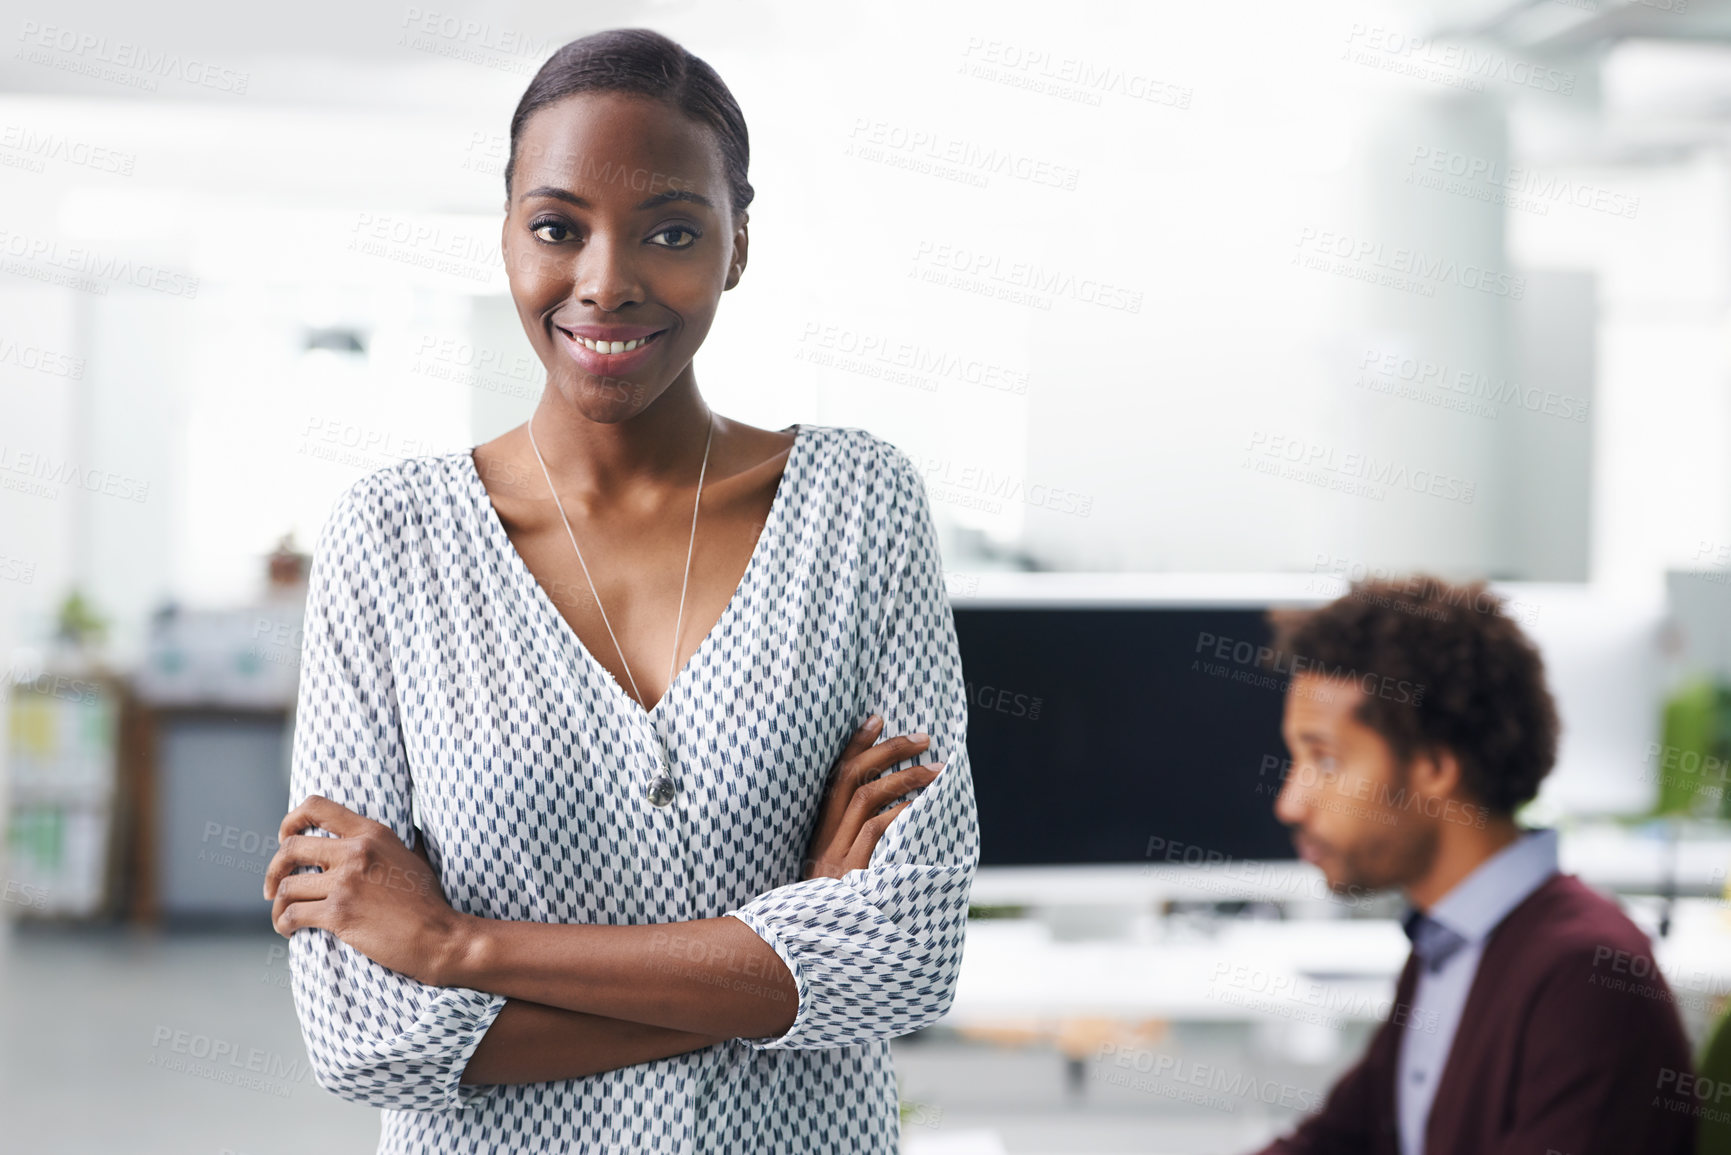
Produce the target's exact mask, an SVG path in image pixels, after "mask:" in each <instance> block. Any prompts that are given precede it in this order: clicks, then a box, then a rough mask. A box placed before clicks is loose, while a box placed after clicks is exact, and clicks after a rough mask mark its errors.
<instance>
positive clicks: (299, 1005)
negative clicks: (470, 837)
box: [289, 475, 506, 1110]
mask: <svg viewBox="0 0 1731 1155" xmlns="http://www.w3.org/2000/svg"><path fill="white" fill-rule="evenodd" d="M377 479H378V475H374V477H373V478H369V479H363V481H361V482H358V483H356V485H355V486H353V487H351V488H350V489H349V490H348V491H347V492H345V493H344V494H343V495H342V497H340V498H339V499H338V500H337V502H336V503H335V505H334V506H333V508H332V512H331V516H330V519H329V521H327V522H326V524H325V527H324V529H323V531H322V532H321V533H320V535H319V541H318V545H317V547H316V548H315V550H314V556H313V562H312V569H311V573H310V575H309V585H308V590H307V607H306V616H305V635H304V639H303V644H302V653H301V671H300V687H299V693H298V699H297V704H296V709H295V724H294V740H293V753H292V760H291V769H290V783H289V794H290V798H289V803H290V805H291V807H292V806H298V805H300V803H301V802H302V801H304V800H305V799H306V798H307V797H308V796H309V795H312V794H320V795H323V796H324V797H326V798H329V799H331V800H332V801H334V802H339V803H341V804H343V805H344V806H347V807H348V808H349V809H351V810H354V811H356V812H357V813H360V814H364V815H366V816H367V817H368V818H372V819H375V820H377V821H379V822H382V823H384V824H385V825H387V826H389V827H391V829H393V830H395V831H396V833H397V835H398V837H400V838H402V839H403V840H404V842H405V843H409V842H410V839H411V833H410V831H411V823H412V819H411V814H410V809H411V784H410V778H409V767H408V762H407V758H406V755H405V753H404V747H403V741H402V736H401V733H400V731H399V728H398V712H397V687H396V684H395V680H394V678H393V675H392V668H391V646H392V639H393V637H394V636H395V635H396V633H397V631H398V628H399V627H398V624H397V615H398V613H399V610H400V609H403V607H401V606H400V605H399V601H398V599H401V598H404V597H407V596H410V595H411V594H412V592H413V591H412V588H411V587H412V583H411V582H410V581H408V580H406V579H405V577H404V575H402V574H400V573H397V572H396V569H395V567H396V566H399V565H401V564H402V556H403V551H401V550H397V549H391V550H389V552H387V548H386V546H385V544H384V541H385V539H387V538H388V537H390V536H391V535H389V534H386V533H383V532H381V531H380V530H379V529H378V528H377V527H375V526H374V525H373V524H372V523H371V519H372V517H374V516H376V515H377V513H378V511H379V510H380V507H381V501H389V500H391V495H390V494H389V490H388V489H386V488H385V487H384V485H383V483H382V482H381V481H379V480H377ZM405 612H406V611H405ZM309 833H312V834H314V835H318V836H326V837H335V836H334V835H329V834H328V833H327V832H325V831H322V830H316V829H315V830H312V831H310V832H309ZM312 869H314V868H313V867H302V868H300V871H298V872H305V871H308V870H312ZM289 965H290V968H291V974H292V979H293V982H292V988H293V992H294V1004H295V1012H296V1014H297V1015H298V1016H299V1018H300V1024H301V1033H302V1035H303V1037H304V1038H305V1040H306V1046H307V1054H308V1057H309V1059H310V1062H311V1067H312V1070H313V1073H314V1075H315V1077H316V1078H317V1080H318V1083H319V1085H320V1086H321V1087H323V1088H324V1089H325V1090H327V1091H331V1092H333V1093H334V1094H336V1095H339V1096H341V1097H342V1098H344V1099H348V1100H351V1101H354V1102H358V1103H366V1104H369V1105H370V1106H374V1107H388V1108H399V1109H405V1110H439V1109H452V1108H460V1107H465V1106H468V1105H470V1104H472V1103H475V1102H478V1101H480V1100H482V1099H485V1098H487V1097H489V1096H491V1095H493V1094H496V1093H497V1091H498V1087H496V1086H466V1085H463V1084H461V1083H460V1082H459V1080H460V1078H461V1077H462V1073H463V1069H464V1067H465V1066H467V1065H468V1062H469V1058H470V1056H471V1055H473V1054H474V1051H475V1048H476V1047H477V1046H478V1045H479V1044H480V1041H481V1037H482V1036H483V1035H484V1034H485V1033H486V1031H487V1028H488V1027H490V1026H491V1025H492V1023H493V1020H494V1019H495V1018H496V1017H497V1016H498V1014H499V1012H500V1010H501V1009H503V1007H504V1005H505V1001H506V1000H505V997H504V996H503V995H494V994H489V993H487V992H485V991H478V990H470V989H468V988H463V987H434V986H428V985H426V984H424V983H420V982H417V981H416V980H414V979H411V978H409V977H407V976H405V975H401V974H398V973H397V972H395V971H393V970H389V969H387V968H386V967H383V966H381V965H379V964H378V963H376V962H374V961H373V960H372V959H370V958H368V957H367V956H365V955H363V954H362V953H360V952H359V951H358V950H356V949H355V948H354V947H351V946H350V945H348V944H347V943H345V942H343V941H342V940H341V939H339V938H337V936H336V935H334V934H332V933H331V932H330V931H328V930H325V929H323V928H321V927H301V928H300V929H298V930H295V931H294V932H292V933H291V934H290V936H289Z"/></svg>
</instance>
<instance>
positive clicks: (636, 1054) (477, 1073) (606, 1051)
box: [462, 999, 727, 1084]
mask: <svg viewBox="0 0 1731 1155" xmlns="http://www.w3.org/2000/svg"><path fill="white" fill-rule="evenodd" d="M726 1041H727V1039H726V1037H724V1036H720V1035H700V1034H696V1033H694V1032H691V1031H675V1030H669V1029H668V1028H666V1027H652V1026H648V1025H647V1024H644V1023H632V1022H627V1021H625V1020H624V1019H609V1018H605V1017H603V1016H601V1015H588V1014H584V1013H583V1012H581V1011H567V1010H563V1009H561V1008H559V1007H549V1006H544V1005H542V1004H541V1003H531V1002H524V1001H523V1000H521V999H509V1000H507V1001H506V1003H505V1009H504V1010H502V1011H500V1012H499V1017H498V1018H496V1019H494V1020H493V1025H492V1026H491V1027H489V1028H487V1033H486V1035H485V1036H484V1037H483V1038H482V1039H481V1045H480V1046H478V1047H476V1048H475V1053H474V1055H473V1056H472V1057H471V1058H470V1059H469V1065H468V1066H467V1067H465V1068H464V1069H463V1079H462V1081H463V1082H464V1083H465V1084H487V1083H545V1082H548V1081H550V1080H553V1079H576V1078H581V1077H583V1076H585V1075H598V1074H600V1073H601V1072H603V1071H612V1070H617V1069H618V1068H620V1067H631V1066H635V1065H637V1064H638V1063H647V1062H650V1061H651V1060H654V1059H665V1058H669V1057H670V1056H673V1055H683V1054H685V1053H686V1052H688V1051H700V1050H702V1049H703V1048H704V1047H712V1046H714V1045H715V1044H717V1043H725V1042H726Z"/></svg>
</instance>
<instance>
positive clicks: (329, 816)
mask: <svg viewBox="0 0 1731 1155" xmlns="http://www.w3.org/2000/svg"><path fill="white" fill-rule="evenodd" d="M379 825H382V824H381V823H378V822H375V821H373V820H372V819H371V818H368V817H366V816H365V815H363V814H357V813H355V812H354V811H353V810H350V809H349V808H348V807H347V806H344V805H343V804H342V803H341V802H332V801H331V800H330V799H329V798H326V797H324V796H323V795H320V794H311V795H308V796H307V800H306V801H305V802H302V803H301V804H300V805H299V806H297V807H295V808H294V809H293V810H291V811H289V812H288V814H287V816H285V817H284V818H283V820H282V825H281V826H280V827H278V828H277V841H278V842H281V841H282V840H284V839H286V838H287V837H288V836H289V835H291V834H299V833H300V832H301V831H303V830H305V829H307V827H309V826H316V827H318V828H319V829H320V830H328V831H330V832H331V833H332V834H335V835H337V836H338V837H339V838H347V837H349V836H350V835H354V834H359V833H361V832H362V831H363V830H366V829H367V828H368V827H370V826H379Z"/></svg>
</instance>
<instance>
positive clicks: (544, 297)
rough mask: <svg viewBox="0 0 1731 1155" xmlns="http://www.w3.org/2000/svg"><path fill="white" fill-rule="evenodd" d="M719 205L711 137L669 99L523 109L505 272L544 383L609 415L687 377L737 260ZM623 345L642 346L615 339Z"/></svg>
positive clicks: (630, 412)
mask: <svg viewBox="0 0 1731 1155" xmlns="http://www.w3.org/2000/svg"><path fill="white" fill-rule="evenodd" d="M732 212H733V208H732V203H731V200H730V198H729V196H728V191H727V180H726V170H725V168H724V167H723V164H722V159H721V150H720V147H719V145H718V144H717V142H716V140H715V137H714V135H713V134H712V132H711V130H710V129H709V128H707V127H706V126H704V125H702V124H699V123H697V122H696V121H693V120H691V119H689V118H688V117H686V116H685V115H683V114H682V113H680V112H679V111H678V110H677V109H675V108H673V107H672V106H671V105H668V104H664V103H662V102H660V101H656V100H651V99H648V98H645V97H641V96H633V95H627V94H622V93H614V92H600V93H581V94H578V95H576V96H570V97H567V98H565V99H564V100H561V101H558V102H557V103H554V104H550V105H548V106H547V107H545V108H542V109H539V110H537V111H536V112H535V113H534V114H533V115H532V116H530V117H529V119H528V120H527V121H526V122H525V123H524V125H523V128H522V131H521V134H520V136H519V138H518V142H517V159H516V165H515V168H514V169H513V172H512V177H511V203H510V204H509V205H508V206H507V210H506V215H505V228H504V253H505V269H506V273H507V275H508V276H509V278H510V283H511V297H512V299H513V300H514V301H515V302H516V305H517V315H518V316H519V317H520V318H521V319H522V321H523V328H524V331H526V332H527V333H528V334H529V341H530V343H531V344H533V345H534V346H535V352H536V353H537V354H538V355H539V356H540V358H541V363H542V364H543V365H545V366H546V367H547V382H548V384H549V385H550V386H552V387H553V388H555V389H557V390H559V392H560V393H561V394H562V395H563V396H564V397H565V399H566V400H567V401H570V402H571V403H573V404H575V405H576V406H577V407H578V408H579V409H580V410H581V411H582V412H583V413H584V414H585V415H586V416H588V417H589V418H590V419H591V420H594V421H601V422H606V423H613V422H618V421H624V420H626V419H628V418H631V417H633V416H636V415H637V414H638V413H641V412H642V411H643V410H644V409H646V408H648V407H649V405H650V404H651V403H652V402H654V400H655V399H656V398H657V397H659V396H660V395H661V394H662V392H663V391H664V390H666V389H667V387H668V386H669V385H671V384H673V383H674V382H675V381H677V380H678V379H679V378H680V376H681V375H685V374H689V373H690V372H691V359H692V357H693V356H694V355H695V354H696V353H697V348H698V346H700V345H702V344H703V339H704V337H706V336H707V335H708V334H709V325H710V322H712V321H713V320H714V319H715V309H716V306H717V304H718V303H719V302H720V300H721V294H722V291H723V290H725V289H731V288H732V287H733V286H734V285H735V284H737V283H738V281H739V276H740V273H741V272H742V271H743V270H744V268H745V250H746V232H745V225H744V223H743V222H741V224H740V226H739V228H738V229H737V230H735V229H734V228H733V226H732ZM586 339H587V340H586ZM631 341H639V342H642V343H641V344H639V345H638V346H637V347H635V348H633V349H630V350H625V349H623V348H622V345H623V344H625V343H628V342H631ZM593 342H601V343H602V344H601V346H600V348H595V347H592V343H593ZM615 349H618V350H619V351H618V352H614V351H613V350H615Z"/></svg>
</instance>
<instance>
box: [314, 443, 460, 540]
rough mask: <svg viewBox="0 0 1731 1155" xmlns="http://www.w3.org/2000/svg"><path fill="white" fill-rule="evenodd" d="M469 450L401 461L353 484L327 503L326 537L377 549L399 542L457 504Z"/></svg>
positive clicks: (444, 516) (456, 507)
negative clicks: (367, 540)
mask: <svg viewBox="0 0 1731 1155" xmlns="http://www.w3.org/2000/svg"><path fill="white" fill-rule="evenodd" d="M465 470H466V471H467V473H468V474H469V475H473V473H474V466H473V460H472V458H470V456H469V450H468V449H458V450H452V451H451V452H449V453H429V454H422V455H420V456H417V457H405V458H403V459H402V460H401V461H398V462H395V463H393V464H391V465H387V466H384V467H383V468H380V469H375V470H374V471H373V472H371V473H368V474H365V475H364V476H362V477H360V478H358V479H357V480H355V481H354V482H352V483H351V484H350V485H349V486H348V487H347V488H346V489H344V490H343V491H342V492H341V493H339V494H338V495H337V498H336V500H335V501H334V502H332V503H331V512H330V517H329V519H328V520H327V522H326V529H325V532H326V534H344V535H351V534H357V533H358V534H359V535H362V536H367V537H371V538H373V539H374V540H375V541H376V542H377V543H378V544H380V545H393V544H400V543H401V542H402V541H403V539H404V538H405V537H406V536H408V535H409V534H411V533H413V532H415V531H417V530H418V529H419V528H421V527H423V526H424V525H425V524H426V523H427V522H428V521H429V520H436V519H443V518H446V517H448V516H450V514H451V513H452V512H454V511H455V510H457V509H460V508H461V506H462V501H463V497H464V494H465V490H466V488H467V486H466V480H467V478H466V476H465Z"/></svg>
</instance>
